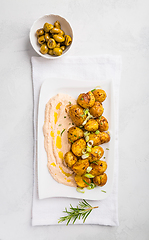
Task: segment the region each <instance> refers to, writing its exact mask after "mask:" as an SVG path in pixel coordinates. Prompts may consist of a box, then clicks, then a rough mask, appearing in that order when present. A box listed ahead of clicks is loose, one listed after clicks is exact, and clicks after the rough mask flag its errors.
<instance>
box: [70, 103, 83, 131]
mask: <svg viewBox="0 0 149 240" xmlns="http://www.w3.org/2000/svg"><path fill="white" fill-rule="evenodd" d="M69 116H70V118H71V120H72V121H73V123H74V124H75V125H76V126H81V125H82V123H83V122H84V121H85V119H86V115H85V114H84V112H83V108H82V107H80V106H79V105H72V106H71V107H70V108H69Z"/></svg>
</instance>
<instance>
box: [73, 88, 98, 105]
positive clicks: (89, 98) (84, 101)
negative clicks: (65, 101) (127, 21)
mask: <svg viewBox="0 0 149 240" xmlns="http://www.w3.org/2000/svg"><path fill="white" fill-rule="evenodd" d="M77 103H78V104H79V105H80V106H81V107H83V108H90V107H92V106H93V105H94V103H95V98H94V95H93V93H92V92H91V91H89V92H87V93H81V94H80V95H79V96H78V99H77Z"/></svg>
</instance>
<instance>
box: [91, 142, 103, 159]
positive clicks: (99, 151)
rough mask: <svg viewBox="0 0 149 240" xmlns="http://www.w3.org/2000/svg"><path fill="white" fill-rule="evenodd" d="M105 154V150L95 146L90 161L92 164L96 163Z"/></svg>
mask: <svg viewBox="0 0 149 240" xmlns="http://www.w3.org/2000/svg"><path fill="white" fill-rule="evenodd" d="M103 154H104V150H103V148H102V147H100V146H95V147H92V150H91V153H90V156H89V158H88V159H89V161H90V162H95V161H98V160H100V159H101V158H102V156H103Z"/></svg>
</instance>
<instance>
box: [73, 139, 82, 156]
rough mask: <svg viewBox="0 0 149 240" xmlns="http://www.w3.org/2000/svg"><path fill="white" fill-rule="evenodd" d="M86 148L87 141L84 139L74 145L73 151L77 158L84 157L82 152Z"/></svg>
mask: <svg viewBox="0 0 149 240" xmlns="http://www.w3.org/2000/svg"><path fill="white" fill-rule="evenodd" d="M85 147H86V142H85V140H84V139H83V138H80V139H78V140H77V141H75V142H74V143H73V144H72V148H71V150H72V152H73V153H74V154H75V155H76V156H78V157H80V156H82V150H83V149H84V148H85Z"/></svg>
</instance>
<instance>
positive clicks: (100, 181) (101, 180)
mask: <svg viewBox="0 0 149 240" xmlns="http://www.w3.org/2000/svg"><path fill="white" fill-rule="evenodd" d="M106 182H107V174H106V173H103V174H101V175H99V176H96V177H94V178H93V183H94V184H95V185H97V186H104V185H105V184H106Z"/></svg>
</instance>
